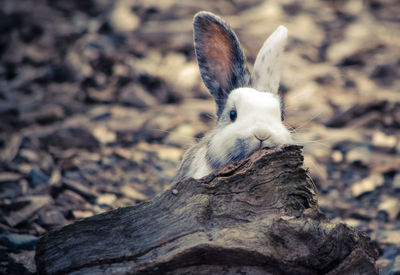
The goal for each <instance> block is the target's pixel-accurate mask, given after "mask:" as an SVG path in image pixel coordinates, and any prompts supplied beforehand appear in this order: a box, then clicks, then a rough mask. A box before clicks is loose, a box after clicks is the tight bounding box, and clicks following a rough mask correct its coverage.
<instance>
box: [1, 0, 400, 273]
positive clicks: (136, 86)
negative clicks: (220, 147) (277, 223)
mask: <svg viewBox="0 0 400 275" xmlns="http://www.w3.org/2000/svg"><path fill="white" fill-rule="evenodd" d="M200 10H208V11H211V12H214V13H216V14H219V15H221V16H222V17H223V18H224V19H225V20H226V21H227V22H229V24H230V25H231V26H232V28H233V29H234V30H235V32H236V33H237V35H238V37H239V40H240V41H241V44H242V47H243V48H244V51H245V54H246V56H247V59H248V62H249V66H250V67H251V64H253V62H254V59H255V56H256V55H257V51H258V50H259V49H260V47H261V45H262V43H263V41H264V40H265V39H266V37H267V36H268V35H269V34H270V33H271V32H272V31H273V30H274V29H275V28H276V27H277V26H279V25H285V26H286V27H287V28H288V29H289V40H288V45H287V47H286V51H285V61H284V63H283V65H282V81H281V87H280V91H281V93H282V96H283V98H284V101H285V105H286V118H285V123H286V124H287V125H288V126H290V127H291V128H293V131H294V134H293V135H294V137H295V138H296V141H297V142H298V143H299V144H302V145H304V155H305V166H307V167H309V169H310V174H311V177H312V178H313V180H314V182H315V184H316V185H317V187H318V190H319V194H318V198H319V205H320V207H321V210H322V211H323V212H324V213H325V214H326V215H327V216H328V217H329V218H331V219H332V220H333V221H335V222H344V223H346V224H348V225H351V226H353V227H356V228H358V229H360V230H363V231H365V232H367V233H368V234H369V235H370V237H371V239H372V240H374V241H375V242H376V243H377V244H378V245H379V248H380V253H381V256H380V258H379V260H378V262H377V266H378V267H379V270H380V272H381V273H382V274H388V273H390V272H395V271H397V272H400V55H399V53H400V28H399V26H400V5H399V4H398V3H397V1H395V0H369V1H361V0H355V1H334V0H331V1H317V0H312V1H292V0H284V1H277V0H270V1H262V0H250V1H244V0H232V1H194V0H189V1H177V0H166V1H156V0H146V1H135V0H118V1H111V0H90V1H89V0H88V1H79V0H71V1H63V0H55V1H46V0H35V1H34V0H30V1H29V0H19V1H15V0H3V1H2V4H1V8H0V60H1V61H0V273H1V274H31V273H35V271H36V267H35V264H34V260H33V259H34V255H35V251H34V248H35V244H36V242H37V240H38V238H39V236H40V235H42V234H43V233H45V232H47V231H48V230H51V229H53V228H57V227H60V226H63V225H66V224H69V223H72V222H74V221H75V220H77V219H82V218H85V217H88V216H92V215H94V214H98V213H101V212H104V211H108V210H111V209H115V208H117V207H122V206H127V205H135V204H137V203H140V202H142V201H145V200H149V199H151V198H153V197H154V196H155V195H157V194H159V193H160V192H162V191H164V190H165V189H166V188H168V186H169V184H170V182H171V180H172V178H173V177H174V175H175V173H176V171H177V166H178V164H179V160H180V158H181V156H182V154H183V152H184V150H185V148H188V147H189V146H190V145H191V144H193V143H194V142H195V141H196V140H197V139H199V138H201V137H202V136H203V135H204V133H206V132H207V131H208V130H210V129H211V128H212V127H213V125H214V121H215V119H214V117H215V116H214V113H215V106H214V102H213V101H212V99H211V97H210V95H209V94H208V92H207V90H206V88H205V87H204V85H203V84H202V82H201V79H200V75H199V71H198V68H197V63H196V61H195V56H194V50H193V32H192V20H193V15H194V14H195V13H196V12H198V11H200Z"/></svg>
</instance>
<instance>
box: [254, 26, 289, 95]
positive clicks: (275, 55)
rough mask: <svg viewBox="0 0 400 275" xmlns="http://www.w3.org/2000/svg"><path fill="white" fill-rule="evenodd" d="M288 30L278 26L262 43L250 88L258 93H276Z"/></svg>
mask: <svg viewBox="0 0 400 275" xmlns="http://www.w3.org/2000/svg"><path fill="white" fill-rule="evenodd" d="M287 36H288V30H287V28H286V27H284V26H279V27H278V28H277V29H276V30H275V32H273V33H272V34H271V35H270V36H269V37H268V39H267V40H266V41H265V42H264V45H263V46H262V48H261V50H260V52H259V53H258V55H257V58H256V61H255V63H254V71H253V74H252V76H251V79H252V86H253V88H254V89H256V90H259V91H267V92H272V93H278V88H279V80H280V67H281V61H282V55H283V49H284V47H285V44H286V40H287Z"/></svg>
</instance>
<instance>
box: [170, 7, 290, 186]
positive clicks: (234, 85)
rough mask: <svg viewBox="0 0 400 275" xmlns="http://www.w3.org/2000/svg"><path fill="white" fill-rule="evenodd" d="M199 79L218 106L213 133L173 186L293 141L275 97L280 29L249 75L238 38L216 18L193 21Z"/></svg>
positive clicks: (192, 151)
mask: <svg viewBox="0 0 400 275" xmlns="http://www.w3.org/2000/svg"><path fill="white" fill-rule="evenodd" d="M193 25H194V47H195V53H196V56H197V61H198V65H199V68H200V74H201V77H202V79H203V82H204V84H205V86H206V87H207V88H208V90H209V92H210V93H211V95H212V96H213V97H214V100H215V102H216V105H217V111H216V115H217V121H216V126H215V128H214V129H213V130H212V131H211V132H209V133H208V134H206V135H205V136H204V137H203V138H202V139H201V140H200V142H199V143H197V144H196V145H194V146H193V147H191V148H189V149H188V150H187V151H186V152H185V154H184V156H183V159H182V162H181V164H180V166H179V169H178V172H177V174H176V176H175V178H174V181H181V180H183V179H185V178H189V177H191V178H195V179H199V178H202V177H204V176H206V175H208V174H210V173H211V172H212V171H215V170H217V169H219V168H221V167H223V166H224V165H225V164H227V163H229V162H237V161H240V160H241V159H244V158H246V157H247V156H249V155H250V154H251V153H253V152H254V151H256V150H259V149H261V148H264V147H274V146H278V145H281V144H288V143H291V142H292V137H291V134H290V131H289V130H288V129H287V127H286V126H285V125H284V124H283V118H284V110H283V103H282V101H281V99H280V97H279V95H278V88H279V80H280V64H281V59H282V54H283V48H284V46H285V44H286V39H287V33H288V30H287V29H286V27H284V26H279V27H278V28H277V29H276V30H275V32H274V33H272V34H271V35H270V36H269V38H268V39H267V40H266V41H265V42H264V44H263V46H262V48H261V50H260V52H259V53H258V55H257V58H256V60H255V64H254V70H253V73H252V74H251V75H250V73H249V70H248V69H247V66H246V59H245V56H244V53H243V51H242V49H241V47H240V44H239V40H238V38H237V37H236V34H235V33H234V32H233V30H232V29H231V28H230V27H229V25H228V24H227V23H225V22H224V21H223V20H222V19H221V18H220V17H218V16H216V15H214V14H213V13H210V12H206V11H201V12H199V13H197V14H196V15H195V16H194V23H193Z"/></svg>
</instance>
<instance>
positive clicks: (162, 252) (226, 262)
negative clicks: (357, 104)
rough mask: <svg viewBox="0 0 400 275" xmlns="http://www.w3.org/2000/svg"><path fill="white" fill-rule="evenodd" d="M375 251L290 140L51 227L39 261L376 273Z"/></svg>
mask: <svg viewBox="0 0 400 275" xmlns="http://www.w3.org/2000/svg"><path fill="white" fill-rule="evenodd" d="M377 256H378V255H377V250H376V248H375V246H374V245H373V244H372V243H371V241H370V239H369V237H368V236H367V235H366V234H365V233H363V232H360V231H357V230H356V229H353V228H350V227H348V226H346V225H344V224H341V223H340V224H333V223H331V222H330V221H329V220H328V219H327V218H326V217H325V216H324V215H323V214H322V213H321V212H319V208H318V204H317V199H316V194H315V189H314V186H313V184H312V182H311V180H310V178H309V176H308V175H307V171H306V170H305V169H304V168H303V156H302V154H301V147H299V146H284V147H279V148H276V149H263V150H261V151H257V152H255V153H254V154H253V155H251V156H250V157H249V158H247V159H245V160H243V161H241V162H239V163H237V164H230V165H228V166H227V167H225V168H223V169H222V170H220V171H217V172H215V173H213V174H211V175H209V176H207V177H206V178H203V179H200V180H194V179H187V180H184V181H182V182H178V183H176V184H175V185H174V186H173V188H172V189H170V190H168V191H166V192H164V193H163V194H161V195H160V196H159V197H156V198H154V199H153V200H151V201H149V202H145V203H142V204H140V205H137V206H133V207H125V208H120V209H116V210H114V211H110V212H107V213H103V214H100V215H96V216H93V217H90V218H87V219H84V220H82V221H78V222H76V223H74V224H71V225H68V226H66V227H64V228H61V229H59V230H57V231H54V232H51V233H48V234H46V235H44V236H43V237H42V238H41V240H40V242H39V243H38V246H37V254H36V262H37V267H38V272H39V273H40V274H66V273H73V274H100V273H101V274H121V273H122V274H123V273H129V274H153V273H157V274H165V273H167V274H231V273H234V272H244V273H250V274H266V273H267V274H268V273H271V274H293V273H298V274H324V273H328V274H377V272H376V269H375V267H374V263H375V260H376V258H377Z"/></svg>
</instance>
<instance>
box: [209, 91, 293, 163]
mask: <svg viewBox="0 0 400 275" xmlns="http://www.w3.org/2000/svg"><path fill="white" fill-rule="evenodd" d="M233 108H234V109H236V111H237V119H236V121H235V122H233V123H230V124H229V125H227V126H226V127H223V128H222V129H219V130H218V133H217V134H216V135H214V136H213V137H212V139H211V143H210V150H212V151H213V152H214V153H215V154H216V155H218V156H220V157H221V159H223V160H226V155H227V154H228V152H229V150H232V148H234V146H235V142H236V140H237V139H249V142H250V143H249V146H250V148H249V153H251V152H253V151H255V150H257V149H260V148H262V147H272V146H276V145H280V144H285V143H290V142H291V141H292V139H291V136H290V132H289V131H288V129H287V128H286V127H285V126H284V125H283V123H282V121H281V113H280V100H279V97H278V96H277V95H275V94H272V93H265V92H259V91H257V90H255V89H252V88H239V89H235V90H234V91H232V92H231V94H230V95H229V97H228V101H227V104H226V108H225V109H226V110H228V111H229V110H231V109H233ZM217 129H218V128H217ZM258 131H261V132H265V133H267V134H268V135H269V136H270V138H269V139H267V140H265V141H263V142H262V143H261V142H260V140H258V139H257V138H256V137H255V136H254V133H255V132H258Z"/></svg>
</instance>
